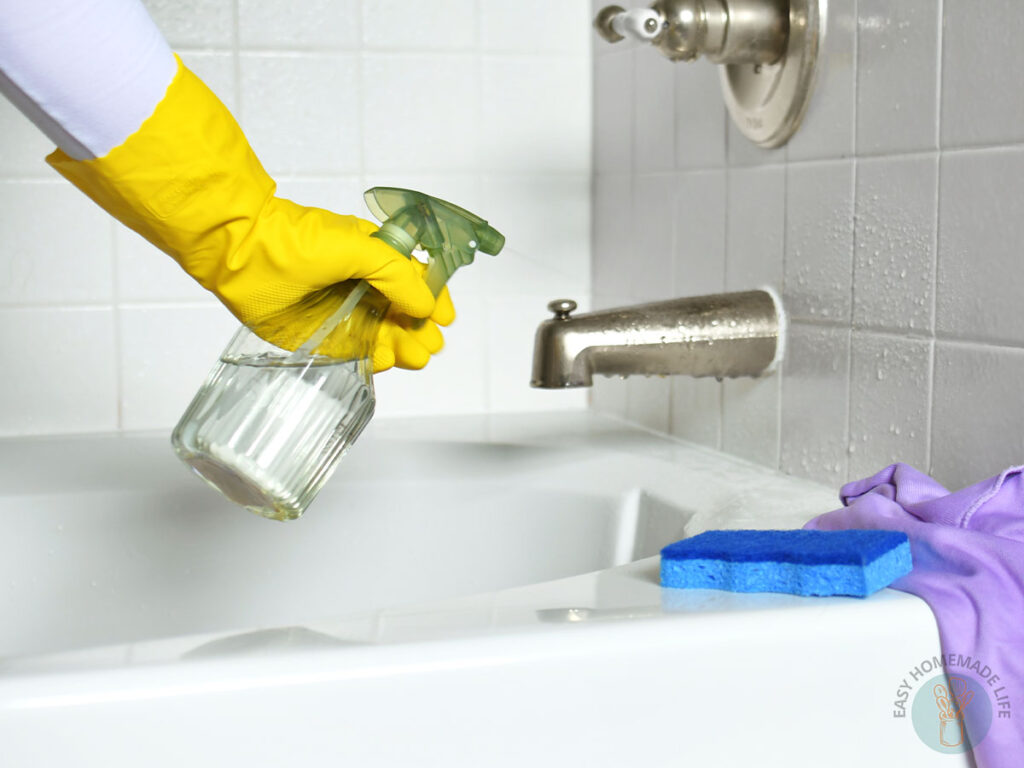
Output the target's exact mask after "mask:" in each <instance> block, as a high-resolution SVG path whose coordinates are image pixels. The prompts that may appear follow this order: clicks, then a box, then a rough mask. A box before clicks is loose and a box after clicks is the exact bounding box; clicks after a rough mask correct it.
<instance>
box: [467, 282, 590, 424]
mask: <svg viewBox="0 0 1024 768" xmlns="http://www.w3.org/2000/svg"><path fill="white" fill-rule="evenodd" d="M550 298H551V297H550V296H549V295H546V294H538V295H536V296H515V297H500V296H499V297H495V298H492V299H491V300H489V301H488V302H487V357H488V387H489V392H488V400H489V404H490V407H491V409H492V410H500V411H502V412H505V413H507V412H516V411H563V410H581V409H584V408H586V407H587V390H586V389H584V388H578V389H535V388H533V387H531V386H530V374H531V372H532V370H533V338H534V333H535V332H536V330H537V326H538V325H539V324H540V323H542V322H543V321H545V320H547V319H548V318H549V317H550V316H551V315H550V313H548V312H547V310H546V305H547V302H548V301H549V300H550ZM578 311H579V312H584V311H586V306H585V304H581V306H580V309H579V310H578Z"/></svg>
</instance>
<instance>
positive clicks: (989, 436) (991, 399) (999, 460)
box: [931, 341, 1024, 489]
mask: <svg viewBox="0 0 1024 768" xmlns="http://www.w3.org/2000/svg"><path fill="white" fill-rule="evenodd" d="M1021 381H1024V350H1020V349H1011V348H1006V347H984V346H977V345H972V344H959V343H955V342H944V341H939V342H937V343H936V345H935V404H934V406H933V408H932V436H931V437H932V467H931V471H932V473H933V474H934V476H935V477H936V478H937V479H938V480H939V482H941V483H943V484H945V485H946V486H948V487H950V488H952V489H956V488H961V487H963V486H966V485H970V484H972V483H977V482H979V481H981V480H984V479H985V478H986V477H988V476H990V475H995V474H997V473H999V472H1000V471H1002V470H1003V469H1005V468H1006V467H1010V466H1014V465H1018V464H1020V463H1021V462H1022V459H1021V457H1022V456H1024V430H1021V428H1020V425H1021V424H1024V399H1022V398H1021V396H1020V390H1021V386H1020V383H1021Z"/></svg>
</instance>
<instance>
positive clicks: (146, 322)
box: [119, 305, 238, 430]
mask: <svg viewBox="0 0 1024 768" xmlns="http://www.w3.org/2000/svg"><path fill="white" fill-rule="evenodd" d="M119 326H120V328H119V332H120V337H121V359H120V368H121V426H122V428H123V429H127V430H138V429H170V428H171V427H173V426H174V425H175V424H177V422H178V419H179V418H180V417H181V414H182V413H183V412H184V410H185V407H186V406H187V405H188V404H189V403H190V402H191V400H192V397H193V396H194V395H195V393H196V391H197V390H198V389H199V387H200V385H201V384H202V383H203V381H205V380H206V375H207V374H208V373H209V372H210V369H211V368H213V365H214V363H216V362H217V359H218V358H219V356H220V353H221V352H222V351H223V349H224V347H225V346H227V343H228V342H229V341H230V340H231V337H232V335H233V334H234V332H235V331H236V330H237V329H238V321H237V320H236V319H235V318H234V317H232V316H231V314H230V313H229V312H228V311H227V310H226V309H224V307H222V306H220V305H213V306H208V307H203V306H200V307H194V306H192V307H190V306H172V307H123V308H122V309H121V310H120V313H119Z"/></svg>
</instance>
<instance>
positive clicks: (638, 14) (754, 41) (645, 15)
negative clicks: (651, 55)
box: [594, 0, 789, 65]
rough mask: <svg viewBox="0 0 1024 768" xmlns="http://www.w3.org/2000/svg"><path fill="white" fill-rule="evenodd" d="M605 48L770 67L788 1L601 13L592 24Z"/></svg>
mask: <svg viewBox="0 0 1024 768" xmlns="http://www.w3.org/2000/svg"><path fill="white" fill-rule="evenodd" d="M594 26H595V27H596V28H597V31H598V33H599V34H600V35H601V37H603V38H604V39H605V40H607V41H608V42H610V43H617V42H619V41H620V40H624V39H625V38H627V37H631V38H633V39H635V40H639V41H640V42H643V43H651V44H652V45H654V46H655V47H656V48H657V49H658V50H659V51H660V52H661V53H662V54H663V55H664V56H666V57H667V58H669V59H671V60H672V61H691V60H693V59H696V58H697V57H698V56H705V57H707V58H708V59H710V60H711V61H713V62H715V63H716V64H755V65H756V64H774V63H775V62H777V61H778V60H779V59H780V58H782V55H783V53H785V50H786V43H787V40H788V38H789V0H656V1H655V2H654V3H652V4H651V6H650V7H649V8H638V9H635V10H631V11H627V10H626V9H624V8H622V7H621V6H618V5H609V6H606V7H604V8H602V9H601V11H600V12H599V13H598V14H597V18H595V19H594Z"/></svg>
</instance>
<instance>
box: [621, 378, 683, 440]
mask: <svg viewBox="0 0 1024 768" xmlns="http://www.w3.org/2000/svg"><path fill="white" fill-rule="evenodd" d="M671 384H672V382H671V380H669V379H667V378H661V377H657V376H650V377H647V376H630V377H629V378H627V379H626V418H627V419H629V420H630V421H632V422H635V423H637V424H640V425H641V426H644V427H647V428H648V429H654V430H657V431H659V432H667V431H669V428H670V422H669V414H670V411H669V407H670V406H669V403H670V397H671V389H670V387H671Z"/></svg>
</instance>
